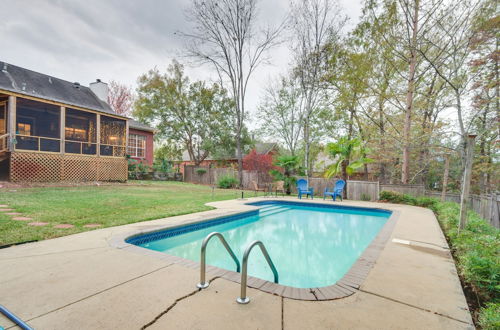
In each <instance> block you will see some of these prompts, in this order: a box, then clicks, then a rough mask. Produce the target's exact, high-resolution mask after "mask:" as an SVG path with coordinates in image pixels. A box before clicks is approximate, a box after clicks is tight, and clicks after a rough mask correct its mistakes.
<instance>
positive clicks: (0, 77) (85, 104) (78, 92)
mask: <svg viewBox="0 0 500 330" xmlns="http://www.w3.org/2000/svg"><path fill="white" fill-rule="evenodd" d="M1 90H4V91H10V92H14V93H18V94H24V95H27V96H32V97H36V98H41V99H45V100H49V101H54V102H59V103H64V104H67V105H69V106H72V105H73V106H77V107H80V108H85V109H90V110H94V111H98V112H103V113H109V114H112V115H114V116H117V114H116V113H115V112H114V111H113V110H112V109H111V107H110V106H109V105H108V104H107V103H106V102H103V101H101V100H99V98H98V97H97V96H96V95H95V94H94V93H93V92H92V91H91V90H90V88H88V87H86V86H82V85H79V84H75V83H72V82H69V81H66V80H62V79H59V78H55V77H52V76H49V75H46V74H43V73H38V72H35V71H31V70H28V69H25V68H21V67H19V66H16V65H12V64H9V63H6V62H1V61H0V91H1ZM118 116H119V115H118Z"/></svg>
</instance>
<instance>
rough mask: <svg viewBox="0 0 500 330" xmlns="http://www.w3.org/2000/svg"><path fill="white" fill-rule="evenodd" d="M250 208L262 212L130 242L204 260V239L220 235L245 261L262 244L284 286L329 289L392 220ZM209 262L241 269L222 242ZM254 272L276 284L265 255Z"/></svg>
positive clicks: (270, 205)
mask: <svg viewBox="0 0 500 330" xmlns="http://www.w3.org/2000/svg"><path fill="white" fill-rule="evenodd" d="M250 205H254V206H258V207H259V210H257V211H251V212H245V213H241V214H238V215H235V216H234V215H233V216H229V217H222V218H218V219H213V220H208V221H205V222H201V223H196V224H191V225H186V226H181V227H176V228H172V229H167V230H163V231H160V232H155V233H150V234H145V235H139V236H134V237H131V238H129V239H127V242H128V243H130V244H135V245H138V246H140V247H144V248H147V249H151V250H155V251H160V252H164V253H167V254H170V255H174V256H177V257H181V258H185V259H189V260H193V261H199V259H200V248H201V242H202V240H203V239H204V238H205V237H206V236H207V235H208V234H209V233H211V232H214V231H218V232H220V233H222V234H223V235H224V237H225V238H226V240H227V242H228V243H229V245H230V246H231V248H232V249H233V250H234V252H235V254H236V255H237V256H238V258H239V259H240V261H241V258H242V255H243V252H244V250H245V248H246V247H247V246H248V245H249V244H250V243H251V242H252V241H254V240H260V241H262V242H263V243H264V244H265V246H266V248H267V250H268V252H269V254H270V256H271V258H272V260H273V262H274V264H275V266H276V268H277V270H278V272H279V277H280V280H279V283H280V284H281V285H286V286H291V287H295V288H313V287H324V286H328V285H332V284H334V283H335V282H337V281H338V280H339V279H341V278H342V277H343V276H344V275H345V274H346V273H347V272H348V271H349V269H350V268H351V267H352V266H353V264H354V263H355V262H356V260H357V259H358V258H359V257H360V255H361V254H362V253H363V251H364V250H365V249H366V247H367V246H368V245H369V244H370V243H371V242H372V240H373V239H374V238H375V237H376V236H377V234H378V233H379V231H380V230H381V228H382V227H383V226H384V225H385V223H386V222H387V220H388V218H389V217H390V216H391V211H387V210H382V209H369V208H360V207H344V206H338V205H332V204H313V203H307V204H306V203H299V202H291V201H264V202H257V203H250ZM207 263H208V264H209V265H213V266H217V267H220V268H224V269H227V270H233V271H234V270H235V266H234V261H233V260H232V259H231V257H230V256H229V254H228V253H227V251H226V250H225V249H224V247H223V245H222V244H221V243H220V241H218V240H212V241H210V243H209V245H208V248H207ZM248 273H249V275H250V276H254V277H257V278H261V279H264V280H268V281H272V279H273V274H272V272H271V270H270V269H269V266H268V265H267V263H266V260H265V258H264V257H263V255H262V254H261V253H260V251H259V252H256V251H254V252H253V253H252V254H251V256H250V259H249V265H248Z"/></svg>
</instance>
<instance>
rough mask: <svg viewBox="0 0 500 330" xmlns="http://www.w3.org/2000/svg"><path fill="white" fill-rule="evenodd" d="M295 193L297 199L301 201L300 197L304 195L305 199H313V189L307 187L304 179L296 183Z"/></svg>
mask: <svg viewBox="0 0 500 330" xmlns="http://www.w3.org/2000/svg"><path fill="white" fill-rule="evenodd" d="M297 193H298V197H299V199H302V195H306V198H307V197H309V196H311V199H314V189H313V188H312V187H308V184H307V180H305V179H300V180H298V181H297Z"/></svg>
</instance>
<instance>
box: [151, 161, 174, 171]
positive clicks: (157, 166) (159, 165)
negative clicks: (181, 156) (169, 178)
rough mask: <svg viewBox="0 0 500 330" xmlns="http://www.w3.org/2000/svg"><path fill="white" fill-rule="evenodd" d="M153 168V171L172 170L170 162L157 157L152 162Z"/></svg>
mask: <svg viewBox="0 0 500 330" xmlns="http://www.w3.org/2000/svg"><path fill="white" fill-rule="evenodd" d="M153 170H154V171H155V172H162V173H169V172H172V162H169V161H167V160H165V159H157V160H155V162H154V164H153Z"/></svg>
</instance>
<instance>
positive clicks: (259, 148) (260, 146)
mask: <svg viewBox="0 0 500 330" xmlns="http://www.w3.org/2000/svg"><path fill="white" fill-rule="evenodd" d="M275 148H276V142H271V143H268V142H263V143H256V144H255V151H256V152H257V153H258V154H264V155H265V154H267V153H269V152H270V151H272V150H273V149H275Z"/></svg>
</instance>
